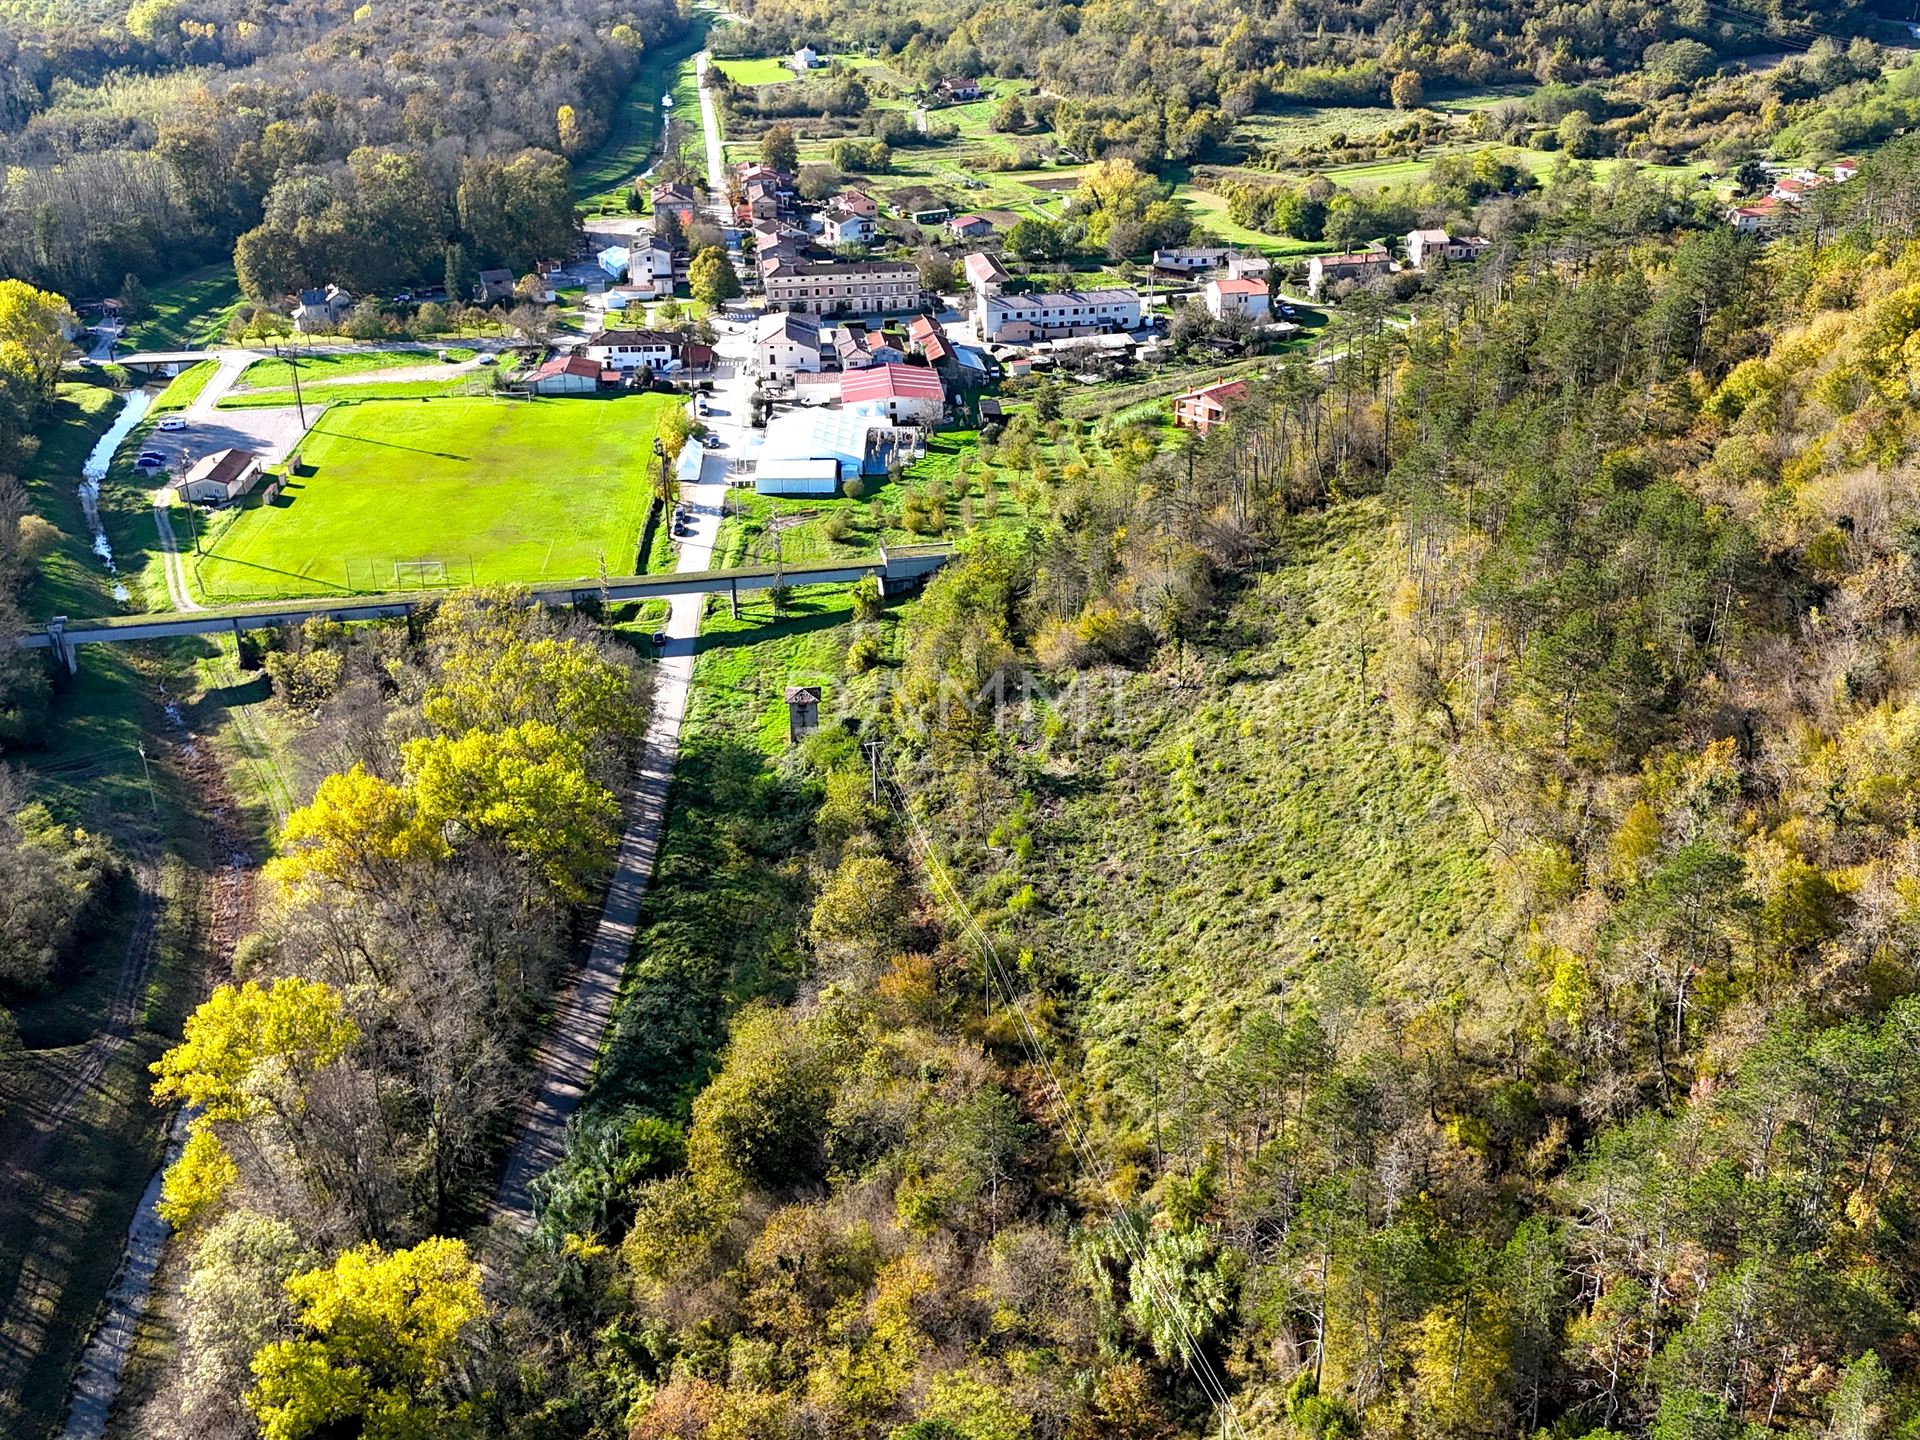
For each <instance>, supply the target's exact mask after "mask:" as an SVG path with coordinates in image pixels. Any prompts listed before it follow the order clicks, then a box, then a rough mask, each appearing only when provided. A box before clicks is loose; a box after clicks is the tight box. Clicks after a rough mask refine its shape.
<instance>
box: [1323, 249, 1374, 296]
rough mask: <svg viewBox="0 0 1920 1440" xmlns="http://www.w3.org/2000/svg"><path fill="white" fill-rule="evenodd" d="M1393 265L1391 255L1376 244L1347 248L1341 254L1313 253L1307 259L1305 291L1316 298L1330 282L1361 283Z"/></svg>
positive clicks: (1331, 283) (1333, 283) (1332, 283)
mask: <svg viewBox="0 0 1920 1440" xmlns="http://www.w3.org/2000/svg"><path fill="white" fill-rule="evenodd" d="M1392 268H1393V261H1392V257H1390V256H1389V255H1388V254H1387V252H1386V251H1385V250H1382V249H1380V248H1378V247H1375V248H1374V249H1371V250H1355V251H1349V252H1347V253H1346V254H1344V255H1316V256H1314V257H1313V258H1312V259H1311V260H1309V261H1307V294H1308V295H1309V296H1311V297H1312V298H1313V299H1315V300H1318V299H1319V298H1320V292H1321V291H1322V290H1323V289H1324V288H1326V287H1327V286H1329V285H1337V284H1339V283H1340V282H1341V281H1342V280H1355V281H1359V282H1361V283H1363V284H1364V283H1365V282H1366V281H1368V280H1371V279H1373V278H1374V277H1375V276H1379V275H1385V274H1387V273H1388V272H1389V271H1390V270H1391V269H1392Z"/></svg>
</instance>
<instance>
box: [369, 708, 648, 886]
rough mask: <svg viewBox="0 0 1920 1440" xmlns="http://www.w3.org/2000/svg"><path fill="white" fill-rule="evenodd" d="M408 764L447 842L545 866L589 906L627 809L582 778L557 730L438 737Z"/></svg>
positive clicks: (419, 797)
mask: <svg viewBox="0 0 1920 1440" xmlns="http://www.w3.org/2000/svg"><path fill="white" fill-rule="evenodd" d="M401 754H402V756H403V758H404V760H405V764H406V775H407V787H408V789H409V790H410V791H411V792H412V795H413V798H414V801H415V803H416V804H417V805H418V807H419V812H418V813H419V814H420V816H421V817H422V819H424V820H426V821H427V822H429V823H430V824H432V825H434V826H435V827H436V828H437V829H438V830H439V831H440V833H441V834H442V835H443V836H449V835H451V836H471V837H473V838H476V839H479V840H481V841H484V842H486V843H489V844H493V845H497V846H499V847H500V848H501V849H503V850H505V851H507V852H508V853H509V854H513V855H518V856H520V857H521V858H523V859H525V860H528V861H530V862H532V863H533V864H534V865H536V866H538V867H539V869H540V870H541V872H542V873H543V874H544V875H545V876H546V877H547V879H548V880H549V881H550V882H551V883H552V884H553V885H554V887H555V888H556V889H558V890H559V891H560V892H561V893H562V894H564V895H566V896H567V897H568V898H569V899H573V900H584V899H586V898H587V894H588V890H589V888H590V886H591V885H592V883H593V881H594V880H596V879H598V878H599V876H600V874H601V872H602V871H603V870H604V869H605V868H606V865H607V861H608V859H609V857H610V856H611V854H612V850H613V842H614V829H613V823H614V821H615V819H616V818H617V817H618V815H619V810H620V807H619V805H618V803H617V802H616V801H615V800H614V798H613V794H612V792H611V791H609V790H608V789H607V788H606V787H605V786H604V785H599V784H596V783H595V782H594V781H593V780H592V779H591V778H590V777H589V776H588V775H587V774H586V772H585V770H583V769H582V768H581V752H580V746H579V745H578V744H577V743H575V742H574V741H572V740H571V739H570V738H569V737H567V736H566V735H564V734H563V733H562V732H561V731H560V730H558V729H557V728H556V727H554V726H552V725H548V724H545V723H543V722H541V721H528V722H526V723H525V724H521V725H515V726H512V727H511V728H509V729H506V730H502V731H497V732H496V731H488V730H474V731H469V732H468V733H467V734H465V735H460V736H447V735H435V736H429V737H427V738H425V739H420V740H412V741H409V742H408V743H407V744H406V745H405V746H403V747H402V750H401Z"/></svg>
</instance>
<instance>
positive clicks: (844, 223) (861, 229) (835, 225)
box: [821, 210, 873, 245]
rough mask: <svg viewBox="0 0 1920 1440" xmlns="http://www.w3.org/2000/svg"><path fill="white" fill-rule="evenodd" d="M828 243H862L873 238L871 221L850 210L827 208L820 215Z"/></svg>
mask: <svg viewBox="0 0 1920 1440" xmlns="http://www.w3.org/2000/svg"><path fill="white" fill-rule="evenodd" d="M821 229H822V231H823V232H824V233H825V235H826V239H827V243H828V244H829V245H864V244H866V243H867V242H868V241H869V240H871V239H873V221H872V219H871V218H870V217H868V216H865V215H856V214H854V213H853V212H852V211H850V210H829V211H827V213H826V214H825V215H823V216H822V217H821Z"/></svg>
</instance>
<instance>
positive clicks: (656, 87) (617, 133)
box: [573, 12, 710, 203]
mask: <svg viewBox="0 0 1920 1440" xmlns="http://www.w3.org/2000/svg"><path fill="white" fill-rule="evenodd" d="M709 23H710V22H709V20H708V19H707V17H706V16H705V15H704V14H701V13H699V12H696V13H695V15H694V17H693V19H692V20H691V21H690V23H689V26H688V30H687V33H686V34H685V35H683V36H681V37H680V38H679V39H678V40H676V41H674V42H673V43H672V44H671V45H667V46H663V47H662V48H661V49H659V50H657V51H653V52H650V53H649V54H648V55H647V56H646V57H645V58H644V59H643V60H642V61H641V62H640V69H639V72H638V73H637V74H636V75H635V76H634V80H633V84H631V85H629V86H628V87H627V93H626V94H625V95H624V96H622V97H621V100H620V109H619V111H618V113H616V114H615V115H614V117H613V122H612V124H611V125H610V126H609V127H608V129H607V138H606V139H605V140H604V141H602V142H601V144H600V148H599V149H598V150H596V151H594V152H593V154H592V155H588V156H582V157H581V158H580V159H578V160H576V161H575V162H574V166H573V193H574V195H575V196H576V197H577V198H578V199H580V200H582V201H585V202H588V203H591V202H592V201H594V200H597V199H601V198H605V197H606V196H608V195H615V196H616V197H617V195H618V193H620V192H624V191H625V189H626V186H627V183H628V182H629V181H630V180H631V179H632V178H633V176H634V175H636V174H638V173H639V172H640V171H641V170H642V169H644V168H645V167H646V164H647V162H648V160H649V159H650V158H651V157H652V155H653V147H654V143H655V141H656V140H658V138H659V135H660V97H661V95H663V94H665V93H666V92H667V91H668V89H669V88H671V87H672V86H673V85H674V84H675V82H676V80H677V79H678V78H679V77H680V73H681V71H682V70H683V69H684V70H685V72H686V74H687V75H688V76H691V75H692V73H693V56H694V54H695V53H696V52H697V51H699V50H700V48H701V47H702V46H704V45H705V44H706V43H707V28H708V25H709ZM674 103H675V104H676V105H678V104H679V103H680V102H679V101H678V100H676V101H675V102H674ZM693 123H694V124H695V126H698V125H699V123H700V115H699V111H698V109H697V108H696V110H695V111H694V116H693Z"/></svg>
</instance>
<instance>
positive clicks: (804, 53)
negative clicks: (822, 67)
mask: <svg viewBox="0 0 1920 1440" xmlns="http://www.w3.org/2000/svg"><path fill="white" fill-rule="evenodd" d="M819 63H820V57H819V56H818V55H816V54H814V52H813V47H812V46H811V45H802V46H801V47H800V48H799V49H798V50H796V51H794V52H793V59H791V60H789V61H788V62H787V66H788V68H789V69H791V70H792V71H793V73H794V74H796V75H804V74H806V73H807V72H808V71H809V70H811V69H813V67H814V66H816V65H818V64H819Z"/></svg>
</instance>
